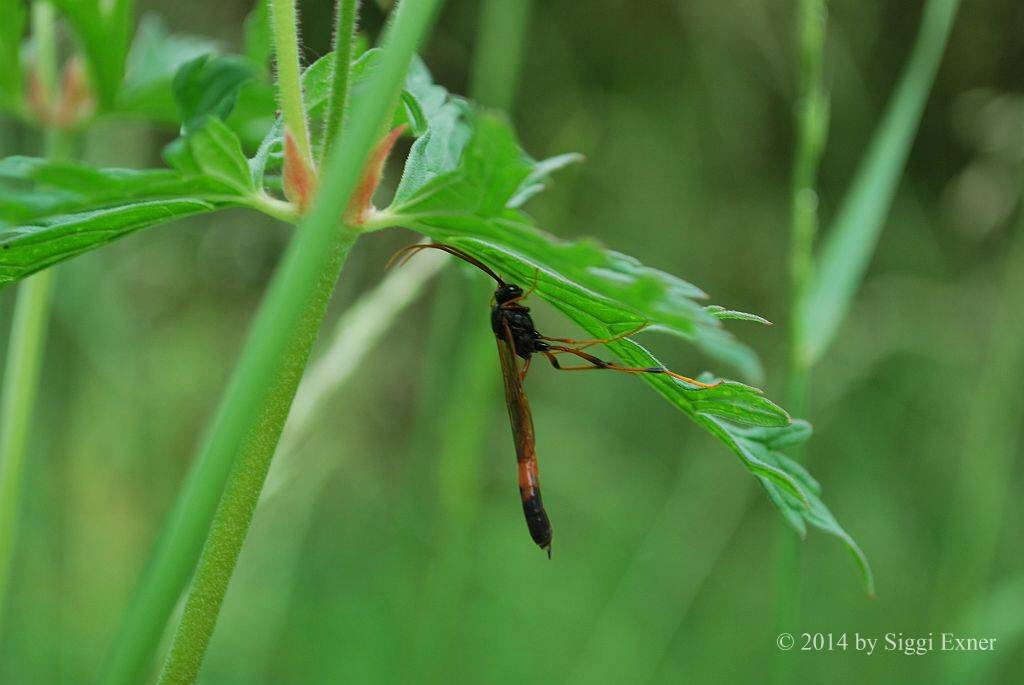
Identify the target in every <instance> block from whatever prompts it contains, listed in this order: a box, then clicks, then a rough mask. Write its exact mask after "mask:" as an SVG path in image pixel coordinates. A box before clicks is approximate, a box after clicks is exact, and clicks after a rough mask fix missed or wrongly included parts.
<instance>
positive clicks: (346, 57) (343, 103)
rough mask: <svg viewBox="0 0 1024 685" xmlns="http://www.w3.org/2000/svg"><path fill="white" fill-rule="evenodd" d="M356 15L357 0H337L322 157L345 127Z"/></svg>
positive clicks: (327, 152)
mask: <svg viewBox="0 0 1024 685" xmlns="http://www.w3.org/2000/svg"><path fill="white" fill-rule="evenodd" d="M358 17H359V0H338V20H337V22H335V25H334V75H333V79H332V81H331V100H330V102H329V103H328V109H327V128H326V130H325V132H324V149H323V153H322V156H324V157H326V156H327V155H328V154H329V153H330V150H331V149H332V148H333V147H334V144H335V141H336V140H337V139H338V137H339V136H340V135H342V132H343V131H344V130H345V113H346V112H347V111H348V99H349V92H348V90H349V88H348V87H349V73H350V72H351V70H352V68H351V67H352V60H353V59H354V57H355V47H356V23H357V21H358Z"/></svg>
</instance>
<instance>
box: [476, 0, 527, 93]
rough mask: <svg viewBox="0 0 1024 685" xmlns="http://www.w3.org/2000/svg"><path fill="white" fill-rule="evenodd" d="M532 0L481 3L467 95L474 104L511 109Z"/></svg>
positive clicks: (496, 0) (498, 0)
mask: <svg viewBox="0 0 1024 685" xmlns="http://www.w3.org/2000/svg"><path fill="white" fill-rule="evenodd" d="M530 3H531V0H484V2H483V4H482V7H481V12H480V29H479V31H480V32H479V34H478V37H477V48H476V55H475V56H474V60H473V72H472V76H471V79H470V89H469V90H470V93H471V94H472V96H473V99H475V100H476V101H477V102H479V103H480V104H481V105H485V106H487V107H495V108H497V109H501V110H504V111H506V112H507V111H509V110H511V109H512V105H513V103H514V100H515V94H516V85H517V84H518V82H519V70H520V68H521V67H522V57H523V49H524V46H523V43H524V41H523V36H524V35H525V33H526V27H527V24H528V23H529V21H530Z"/></svg>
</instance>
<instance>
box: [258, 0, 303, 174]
mask: <svg viewBox="0 0 1024 685" xmlns="http://www.w3.org/2000/svg"><path fill="white" fill-rule="evenodd" d="M267 2H268V3H269V9H270V30H271V33H272V35H273V37H274V62H275V64H276V65H277V95H278V105H279V106H280V107H281V118H282V119H283V120H284V126H285V130H287V131H288V132H290V133H291V134H292V136H293V137H294V138H295V145H296V146H297V147H298V148H299V153H301V154H302V158H303V159H305V160H306V161H307V162H308V163H309V164H310V166H311V167H312V161H313V153H312V149H311V147H310V144H309V122H308V121H307V120H306V106H305V104H304V103H303V99H302V69H301V66H300V64H299V25H298V16H297V14H298V13H297V11H296V9H295V4H296V3H295V0H267Z"/></svg>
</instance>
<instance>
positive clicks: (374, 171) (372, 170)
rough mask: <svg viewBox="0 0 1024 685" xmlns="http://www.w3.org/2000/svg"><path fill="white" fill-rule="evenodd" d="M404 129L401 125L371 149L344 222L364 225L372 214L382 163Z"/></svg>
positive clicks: (382, 169) (381, 172) (386, 159)
mask: <svg viewBox="0 0 1024 685" xmlns="http://www.w3.org/2000/svg"><path fill="white" fill-rule="evenodd" d="M405 129H406V126H405V124H403V125H401V126H398V127H397V128H395V129H394V130H393V131H391V132H390V133H388V134H387V135H386V136H384V137H383V138H382V139H381V140H380V142H379V143H377V146H376V147H375V148H374V149H373V152H372V153H371V154H370V158H369V159H368V160H366V169H365V170H364V171H363V178H362V180H361V181H359V185H357V186H356V189H355V190H354V191H353V192H352V199H351V201H349V204H348V211H347V212H346V213H345V220H346V221H347V222H348V223H350V224H352V225H356V226H358V225H359V224H363V223H366V221H367V219H368V218H369V216H370V214H372V213H373V211H374V209H375V207H374V206H373V194H374V193H375V192H376V191H377V186H379V185H380V180H381V177H382V176H383V174H384V163H385V162H387V161H388V155H390V154H391V149H392V148H393V147H394V146H395V141H397V140H398V137H399V136H401V135H402V132H403V131H405Z"/></svg>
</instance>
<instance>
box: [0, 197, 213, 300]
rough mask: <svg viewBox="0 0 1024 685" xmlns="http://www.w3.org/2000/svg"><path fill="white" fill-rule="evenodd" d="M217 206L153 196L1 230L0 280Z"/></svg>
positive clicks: (9, 280) (12, 278) (2, 282)
mask: <svg viewBox="0 0 1024 685" xmlns="http://www.w3.org/2000/svg"><path fill="white" fill-rule="evenodd" d="M214 209H215V206H214V205H212V204H210V203H208V202H203V201H200V200H192V199H181V200H154V201H151V202H137V203H130V204H125V205H122V206H120V207H113V208H110V209H99V210H95V211H91V212H82V213H78V214H66V215H58V216H53V217H48V218H47V219H45V220H43V221H40V222H39V223H38V224H35V225H28V226H17V227H14V228H8V229H5V230H2V231H0V286H5V285H8V284H10V283H13V282H14V281H17V280H19V279H22V278H24V277H26V276H29V275H31V274H33V273H35V272H36V271H39V270H41V269H45V268H46V267H48V266H52V265H53V264H56V263H57V262H61V261H63V260H65V259H68V258H70V257H74V256H75V255H78V254H81V253H83V252H87V251H89V250H92V249H95V248H97V247H99V246H101V245H104V244H106V243H109V242H110V241H112V240H114V239H116V238H120V237H121V236H124V235H127V234H128V233H131V232H132V231H137V230H138V229H140V228H146V227H147V226H155V225H157V224H162V223H166V222H168V221H172V220H174V219H179V218H181V217H185V216H192V215H194V214H202V213H205V212H210V211H213V210H214Z"/></svg>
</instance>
